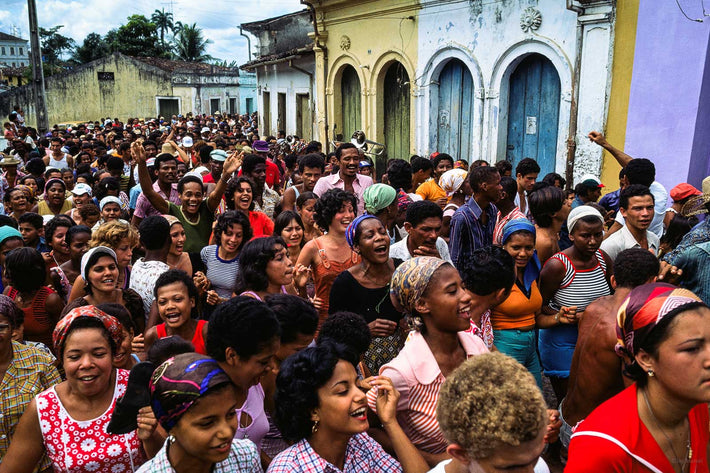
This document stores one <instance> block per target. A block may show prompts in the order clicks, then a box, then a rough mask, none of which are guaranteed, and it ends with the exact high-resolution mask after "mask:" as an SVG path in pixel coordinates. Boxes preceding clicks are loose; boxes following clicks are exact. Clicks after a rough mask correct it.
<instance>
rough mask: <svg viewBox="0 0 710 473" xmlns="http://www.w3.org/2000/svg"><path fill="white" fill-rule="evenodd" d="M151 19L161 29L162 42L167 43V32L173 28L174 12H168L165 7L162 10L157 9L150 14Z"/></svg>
mask: <svg viewBox="0 0 710 473" xmlns="http://www.w3.org/2000/svg"><path fill="white" fill-rule="evenodd" d="M150 20H151V21H152V22H153V24H154V25H155V26H156V28H158V30H160V42H161V43H162V44H165V32H166V31H168V30H172V29H173V27H174V24H173V14H172V13H170V12H166V11H165V9H164V8H163V9H162V10H155V11H154V12H153V14H152V15H151V16H150Z"/></svg>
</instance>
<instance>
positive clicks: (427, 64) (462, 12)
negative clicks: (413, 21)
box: [416, 0, 613, 178]
mask: <svg viewBox="0 0 710 473" xmlns="http://www.w3.org/2000/svg"><path fill="white" fill-rule="evenodd" d="M565 3H566V2H564V1H560V0H502V1H498V2H486V1H482V0H467V1H459V2H427V3H424V4H423V8H422V10H421V12H420V14H419V23H418V24H419V45H418V61H417V64H418V67H417V73H416V77H417V78H418V81H417V86H418V89H419V92H418V93H417V121H416V128H417V130H416V136H417V141H416V151H417V152H419V153H420V154H428V153H430V152H432V151H434V149H432V143H435V142H436V140H435V136H436V127H437V124H438V116H437V115H438V110H437V109H436V95H437V88H436V87H437V85H438V82H437V79H438V75H439V73H440V72H441V70H442V69H443V68H444V67H445V65H446V63H447V62H448V61H449V60H450V59H451V58H457V59H459V60H461V61H462V62H463V63H464V64H465V65H466V66H467V67H468V69H469V71H470V72H471V75H472V77H473V83H474V94H475V102H474V117H472V120H471V126H472V127H473V136H474V138H473V139H472V142H471V150H470V158H469V159H470V160H474V159H486V160H488V161H489V162H495V161H498V160H501V159H505V150H506V142H507V111H508V101H507V99H508V97H507V94H508V86H509V79H510V75H511V73H512V72H513V71H514V70H515V68H516V67H517V65H518V64H519V63H520V62H521V61H522V60H523V59H524V58H525V57H526V56H528V55H529V54H533V53H537V54H542V55H543V56H545V57H547V58H548V59H549V60H550V61H551V62H552V64H553V65H554V66H555V69H556V70H557V72H558V75H559V77H560V85H561V97H560V98H561V100H560V111H559V124H558V133H557V136H558V137H557V153H556V154H557V159H556V165H555V170H556V172H558V173H560V174H563V175H564V172H565V163H566V157H567V138H568V134H569V130H570V117H571V114H572V113H573V112H572V111H573V107H572V99H573V85H574V68H575V61H576V60H577V56H578V55H581V69H580V87H579V90H580V95H579V109H578V113H577V115H576V118H577V120H578V128H577V133H576V135H575V140H576V142H577V151H576V155H575V172H574V175H575V177H577V178H578V177H579V176H581V175H582V174H584V173H592V174H595V175H598V174H599V172H600V168H601V150H600V149H599V148H598V147H595V146H590V144H589V143H588V140H586V139H585V136H586V134H587V132H588V131H589V130H590V129H594V128H597V127H600V126H603V124H604V123H605V119H606V110H607V100H606V96H607V91H608V88H609V84H610V67H611V46H612V44H613V7H612V3H613V2H611V1H609V2H604V1H602V2H597V3H596V4H595V6H594V7H587V8H586V9H583V10H582V11H580V12H576V11H572V10H569V9H567V7H566V4H565ZM526 13H528V17H529V16H530V15H533V16H537V15H539V19H540V23H539V26H537V27H532V28H530V27H526V20H525V19H524V17H525V15H526ZM578 27H579V28H580V29H581V34H582V48H581V51H578V50H577V44H578V43H577V33H578ZM439 151H446V150H439Z"/></svg>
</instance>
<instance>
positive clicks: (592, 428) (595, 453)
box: [565, 384, 710, 473]
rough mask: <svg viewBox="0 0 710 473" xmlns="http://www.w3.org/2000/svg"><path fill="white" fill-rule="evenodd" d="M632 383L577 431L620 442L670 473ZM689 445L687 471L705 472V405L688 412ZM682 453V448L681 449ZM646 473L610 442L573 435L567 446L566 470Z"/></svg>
mask: <svg viewBox="0 0 710 473" xmlns="http://www.w3.org/2000/svg"><path fill="white" fill-rule="evenodd" d="M636 391H637V390H636V384H633V385H631V386H629V387H628V388H626V389H625V390H623V391H622V392H620V393H619V394H617V395H616V396H614V397H612V398H611V399H609V400H608V401H606V402H605V403H604V404H602V405H601V406H599V407H598V408H596V409H595V410H594V411H593V412H592V413H591V414H589V416H588V417H587V418H586V419H585V420H584V421H582V423H580V424H579V425H578V427H577V428H576V429H575V434H578V433H580V432H600V433H603V434H606V435H609V436H611V437H614V438H615V439H616V440H618V441H620V442H621V443H622V444H624V445H625V446H626V448H628V449H629V450H630V451H631V452H632V453H633V454H635V455H637V456H639V457H641V458H643V459H644V460H646V461H647V462H649V463H651V464H652V465H654V466H655V467H656V468H658V469H659V470H660V471H663V472H669V473H672V472H673V471H674V470H673V467H672V466H671V463H670V461H669V460H668V458H666V456H665V455H664V454H663V451H662V450H661V447H659V445H658V443H657V442H656V440H655V439H654V438H653V436H652V435H651V432H649V430H648V428H646V426H645V425H644V424H643V422H642V421H641V419H640V418H639V413H638V404H637V400H636ZM688 420H689V421H690V446H691V449H692V451H693V453H692V458H691V460H690V470H689V471H690V473H696V472H697V473H699V472H707V471H708V463H707V450H706V448H707V443H708V437H710V435H709V433H708V405H707V404H698V405H697V406H695V407H694V408H693V409H692V410H691V411H690V413H689V414H688ZM682 454H683V455H685V451H683V452H682ZM582 472H584V473H598V472H604V473H608V472H618V473H622V472H623V473H648V472H649V470H648V469H647V468H646V467H645V466H643V465H642V464H641V463H640V462H639V461H637V460H635V459H634V458H633V457H632V456H631V455H629V454H628V453H626V452H625V451H624V450H623V449H622V448H621V447H620V446H618V445H616V444H614V443H613V442H612V441H610V440H607V439H604V438H599V437H590V436H587V435H574V436H573V437H572V441H571V442H570V445H569V456H568V460H567V467H566V468H565V473H582Z"/></svg>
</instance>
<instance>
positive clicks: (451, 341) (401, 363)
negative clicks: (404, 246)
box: [367, 256, 488, 466]
mask: <svg viewBox="0 0 710 473" xmlns="http://www.w3.org/2000/svg"><path fill="white" fill-rule="evenodd" d="M390 295H391V298H392V303H393V304H394V306H395V308H397V309H398V310H400V311H402V312H404V313H406V314H407V317H408V319H409V322H410V326H411V327H412V328H413V331H412V332H410V334H409V337H408V338H407V341H406V342H405V344H404V348H402V351H401V352H400V353H399V355H397V357H395V358H394V359H393V360H392V361H391V362H389V363H387V364H386V365H384V366H383V367H382V368H380V376H386V377H389V378H390V379H392V383H393V384H394V387H395V389H396V390H397V391H398V392H399V393H400V398H399V403H398V404H397V417H398V418H399V420H400V422H401V423H402V428H403V429H404V432H405V433H406V434H407V437H409V439H410V440H411V441H412V443H413V444H414V445H415V446H416V447H417V448H418V449H419V450H420V451H421V452H422V453H423V454H424V456H425V458H426V459H427V461H428V462H429V464H430V465H431V466H434V465H436V464H437V463H439V462H440V461H442V460H445V459H446V458H448V455H447V454H446V447H447V445H448V442H447V440H446V438H445V437H444V434H443V433H442V432H441V429H440V428H439V424H438V422H437V421H436V404H437V399H438V397H439V390H440V389H441V385H442V384H443V383H444V380H445V379H446V376H448V375H449V373H451V371H453V370H454V369H455V368H456V367H457V366H458V365H460V364H461V363H463V362H464V360H466V359H467V358H469V357H471V356H474V355H479V354H481V353H486V352H488V348H487V347H486V345H485V343H484V342H483V340H482V339H480V338H479V337H477V336H475V335H473V334H472V333H471V332H470V331H467V330H468V329H469V328H470V326H471V322H470V317H471V302H472V299H471V295H470V293H469V292H468V291H466V289H465V287H464V285H463V282H462V281H461V276H459V273H458V271H457V270H456V268H454V267H453V266H452V265H451V264H450V263H447V262H446V261H444V260H442V259H439V258H432V257H428V256H420V257H417V258H412V259H410V260H407V261H405V262H404V263H402V264H401V265H400V266H399V267H398V268H397V269H396V270H395V271H394V274H393V275H392V283H391V286H390ZM367 397H368V403H369V405H370V408H371V409H373V410H374V408H375V401H376V397H377V392H376V390H374V389H373V390H370V391H369V392H368V394H367Z"/></svg>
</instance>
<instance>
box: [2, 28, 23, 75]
mask: <svg viewBox="0 0 710 473" xmlns="http://www.w3.org/2000/svg"><path fill="white" fill-rule="evenodd" d="M29 55H30V53H29V46H28V42H27V40H24V39H22V38H18V37H16V36H13V35H10V34H7V33H3V32H1V31H0V66H9V67H25V66H29V65H30V59H29Z"/></svg>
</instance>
